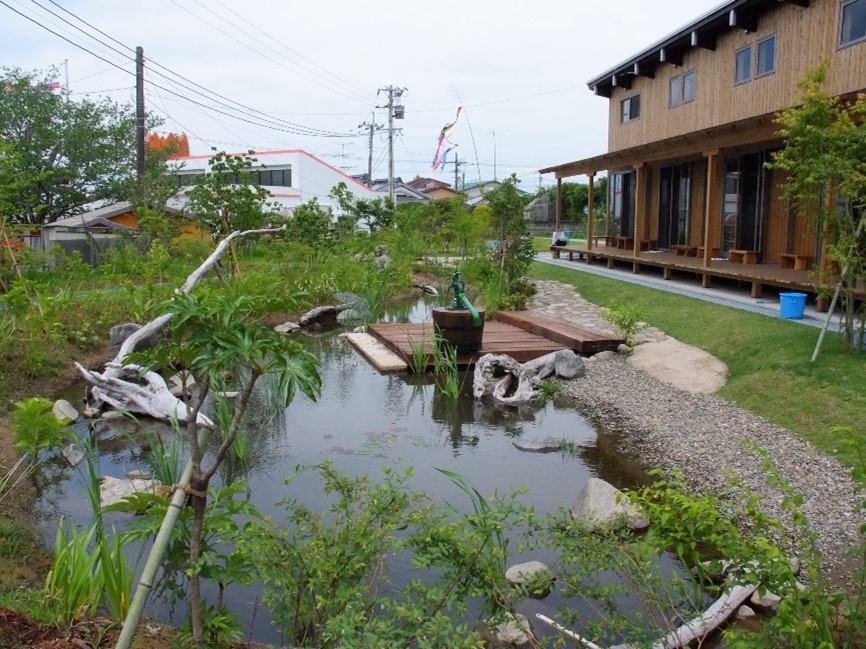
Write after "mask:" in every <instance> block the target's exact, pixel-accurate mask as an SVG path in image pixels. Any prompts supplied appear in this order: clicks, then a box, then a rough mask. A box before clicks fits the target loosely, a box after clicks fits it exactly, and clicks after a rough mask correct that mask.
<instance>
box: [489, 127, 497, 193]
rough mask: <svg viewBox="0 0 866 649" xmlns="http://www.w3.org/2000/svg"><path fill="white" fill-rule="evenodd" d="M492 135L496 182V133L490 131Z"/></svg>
mask: <svg viewBox="0 0 866 649" xmlns="http://www.w3.org/2000/svg"><path fill="white" fill-rule="evenodd" d="M490 134H491V135H492V136H493V182H496V180H497V178H496V131H495V130H492V131H490Z"/></svg>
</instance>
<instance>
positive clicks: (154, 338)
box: [108, 322, 159, 351]
mask: <svg viewBox="0 0 866 649" xmlns="http://www.w3.org/2000/svg"><path fill="white" fill-rule="evenodd" d="M141 327H142V325H140V324H136V323H134V322H126V323H124V324H119V325H117V326H114V327H112V328H111V329H109V331H108V339H109V340H110V341H111V344H112V345H115V346H118V345H122V344H123V342H124V341H125V340H126V339H127V338H129V337H130V336H131V335H132V334H134V333H135V332H136V331H138V330H139V329H141ZM158 343H159V336H158V335H157V334H156V333H153V334H151V335H149V336H147V337H145V338H144V339H143V340H140V341H139V343H138V344H137V345H136V346H135V349H136V351H142V350H144V349H152V348H154V347H156V346H157V344H158Z"/></svg>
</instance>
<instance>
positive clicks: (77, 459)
mask: <svg viewBox="0 0 866 649" xmlns="http://www.w3.org/2000/svg"><path fill="white" fill-rule="evenodd" d="M60 454H61V455H63V459H64V460H66V461H67V462H68V463H69V466H71V467H72V468H73V469H74V468H75V467H77V466H78V465H79V464H81V462H82V461H83V460H84V451H82V450H81V448H80V447H79V446H78V444H75V443H72V444H67V445H66V446H64V447H63V448H62V449H60Z"/></svg>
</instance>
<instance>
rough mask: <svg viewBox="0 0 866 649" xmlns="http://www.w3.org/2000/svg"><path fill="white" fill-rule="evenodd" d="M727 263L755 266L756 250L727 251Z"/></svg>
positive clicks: (756, 261)
mask: <svg viewBox="0 0 866 649" xmlns="http://www.w3.org/2000/svg"><path fill="white" fill-rule="evenodd" d="M728 261H730V262H731V263H732V264H757V263H758V251H757V250H728Z"/></svg>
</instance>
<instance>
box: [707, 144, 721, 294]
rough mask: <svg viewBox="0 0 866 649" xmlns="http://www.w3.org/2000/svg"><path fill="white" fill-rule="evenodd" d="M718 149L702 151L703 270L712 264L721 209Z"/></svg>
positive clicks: (719, 151)
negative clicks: (704, 174)
mask: <svg viewBox="0 0 866 649" xmlns="http://www.w3.org/2000/svg"><path fill="white" fill-rule="evenodd" d="M720 153H721V150H720V149H713V150H712V151H704V156H705V157H706V159H707V192H706V194H707V204H706V205H705V206H704V260H703V264H704V268H709V267H710V266H712V263H713V253H712V246H713V242H714V241H715V237H714V236H713V234H712V233H713V232H714V228H716V229H717V228H718V227H719V222H720V219H721V209H722V183H724V178H720V176H719V170H720V169H721V166H720V165H719V158H720ZM703 283H704V286H705V287H706V286H708V285H709V276H708V275H704V282H703Z"/></svg>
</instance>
